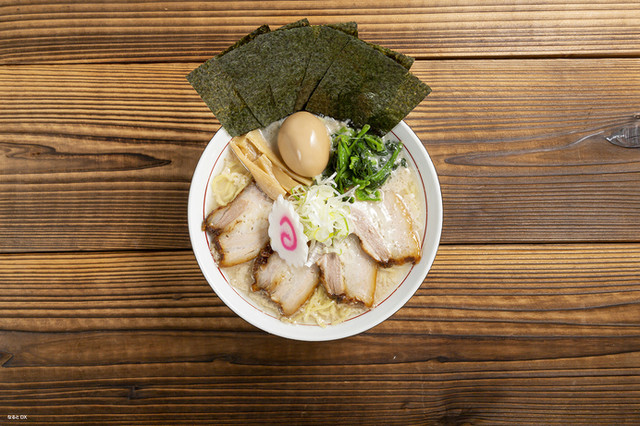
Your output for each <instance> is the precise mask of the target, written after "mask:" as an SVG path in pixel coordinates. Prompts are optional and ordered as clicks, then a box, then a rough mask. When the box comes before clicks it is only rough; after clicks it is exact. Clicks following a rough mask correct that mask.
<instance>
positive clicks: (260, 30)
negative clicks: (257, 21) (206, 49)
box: [216, 24, 271, 58]
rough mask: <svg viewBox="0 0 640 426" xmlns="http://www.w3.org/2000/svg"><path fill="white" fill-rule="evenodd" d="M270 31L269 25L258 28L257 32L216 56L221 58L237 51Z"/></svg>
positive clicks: (252, 32) (251, 33) (254, 31)
mask: <svg viewBox="0 0 640 426" xmlns="http://www.w3.org/2000/svg"><path fill="white" fill-rule="evenodd" d="M269 31H271V29H270V28H269V25H267V24H264V25H261V26H259V27H258V28H256V29H255V30H253V31H251V32H250V33H249V34H247V35H246V36H244V37H242V38H241V39H240V40H238V41H236V42H235V43H234V44H232V45H231V46H229V47H227V48H226V49H224V50H223V51H222V52H220V53H218V54H217V55H216V57H217V58H219V57H220V56H222V55H224V54H226V53H229V52H231V51H232V50H233V49H236V48H238V47H240V46H242V45H244V44H247V43H249V42H250V41H253V40H254V39H255V38H256V37H258V36H259V35H261V34H265V33H268V32H269Z"/></svg>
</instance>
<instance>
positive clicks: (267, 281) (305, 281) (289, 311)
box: [252, 246, 320, 316]
mask: <svg viewBox="0 0 640 426" xmlns="http://www.w3.org/2000/svg"><path fill="white" fill-rule="evenodd" d="M253 277H254V280H255V282H254V284H253V286H252V289H253V291H260V290H262V291H264V292H265V293H267V294H268V295H269V297H270V298H271V300H273V301H274V302H276V303H277V304H278V305H279V306H280V309H281V310H282V313H283V314H285V315H286V316H291V315H293V314H294V313H295V312H296V311H297V310H298V309H300V307H301V306H302V305H304V302H306V301H307V300H308V299H309V298H310V297H311V295H312V294H313V291H314V290H315V288H316V286H317V285H318V282H319V280H320V273H319V271H318V266H317V265H315V264H314V265H312V266H300V267H296V266H291V265H289V264H288V263H286V262H285V261H284V260H282V258H281V257H280V256H279V255H278V253H276V252H274V251H273V250H272V249H271V247H270V246H267V247H266V248H265V249H264V250H262V251H261V252H260V255H259V256H258V258H257V259H256V261H255V263H254V266H253Z"/></svg>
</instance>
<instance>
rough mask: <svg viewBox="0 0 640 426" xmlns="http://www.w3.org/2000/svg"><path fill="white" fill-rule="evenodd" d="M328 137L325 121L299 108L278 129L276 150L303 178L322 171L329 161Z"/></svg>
mask: <svg viewBox="0 0 640 426" xmlns="http://www.w3.org/2000/svg"><path fill="white" fill-rule="evenodd" d="M330 148H331V140H330V138H329V132H328V131H327V127H326V126H325V124H324V122H323V121H322V120H321V119H320V118H318V117H316V116H315V115H313V114H311V113H309V112H306V111H299V112H295V113H293V114H291V115H290V116H289V117H287V118H286V119H285V120H284V122H283V123H282V126H281V127H280V130H279V131H278V149H279V150H280V155H281V156H282V159H283V160H284V162H285V164H286V165H287V166H289V168H291V170H293V171H294V172H296V173H298V174H299V175H301V176H305V177H314V176H317V175H319V174H320V173H322V171H323V170H324V169H325V168H326V167H327V163H328V162H329V150H330Z"/></svg>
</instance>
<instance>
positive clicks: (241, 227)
mask: <svg viewBox="0 0 640 426" xmlns="http://www.w3.org/2000/svg"><path fill="white" fill-rule="evenodd" d="M272 204H273V201H271V199H270V198H269V197H267V196H266V195H265V193H264V192H262V191H261V190H260V189H259V188H258V187H257V186H256V184H255V183H251V184H249V185H248V186H247V187H246V188H244V189H243V190H242V191H241V192H240V193H239V194H238V195H237V196H236V198H235V199H234V200H233V201H231V202H230V203H229V204H227V205H226V206H222V207H219V208H217V209H215V210H214V211H212V212H211V213H210V214H209V215H208V216H207V218H206V219H205V221H204V224H203V228H204V229H205V230H206V231H208V232H209V234H210V235H211V242H212V250H211V252H212V253H213V257H214V259H215V260H216V262H217V263H218V265H220V266H233V265H238V264H240V263H244V262H247V261H249V260H251V259H253V258H255V257H256V256H257V255H258V253H260V250H261V249H262V247H264V246H265V244H267V242H268V241H269V233H268V228H269V212H270V211H271V205H272Z"/></svg>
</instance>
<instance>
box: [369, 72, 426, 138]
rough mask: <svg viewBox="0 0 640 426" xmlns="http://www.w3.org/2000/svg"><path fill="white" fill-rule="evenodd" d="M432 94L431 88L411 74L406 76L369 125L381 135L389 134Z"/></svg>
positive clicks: (370, 119) (370, 120) (371, 118)
mask: <svg viewBox="0 0 640 426" xmlns="http://www.w3.org/2000/svg"><path fill="white" fill-rule="evenodd" d="M429 93H431V88H430V87H429V86H428V85H426V84H425V83H423V82H422V81H421V80H420V79H419V78H418V77H416V76H415V75H413V74H411V73H407V74H406V75H405V78H404V80H403V81H402V83H401V84H400V86H399V87H398V90H397V91H396V93H395V94H394V96H393V97H392V98H391V99H390V100H389V102H388V103H387V104H386V105H385V107H384V108H383V109H382V110H380V111H379V112H378V113H376V114H374V115H373V116H372V117H370V118H369V122H368V123H369V125H370V126H371V128H375V129H376V132H377V133H378V134H380V135H384V134H386V133H389V132H390V131H391V130H392V129H393V128H394V127H395V126H396V125H397V124H398V123H399V122H400V121H401V120H402V119H404V118H405V117H406V116H407V114H409V113H410V112H411V111H412V110H413V109H414V108H415V107H416V106H418V104H419V103H420V102H422V101H423V100H424V98H426V97H427V95H429Z"/></svg>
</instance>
